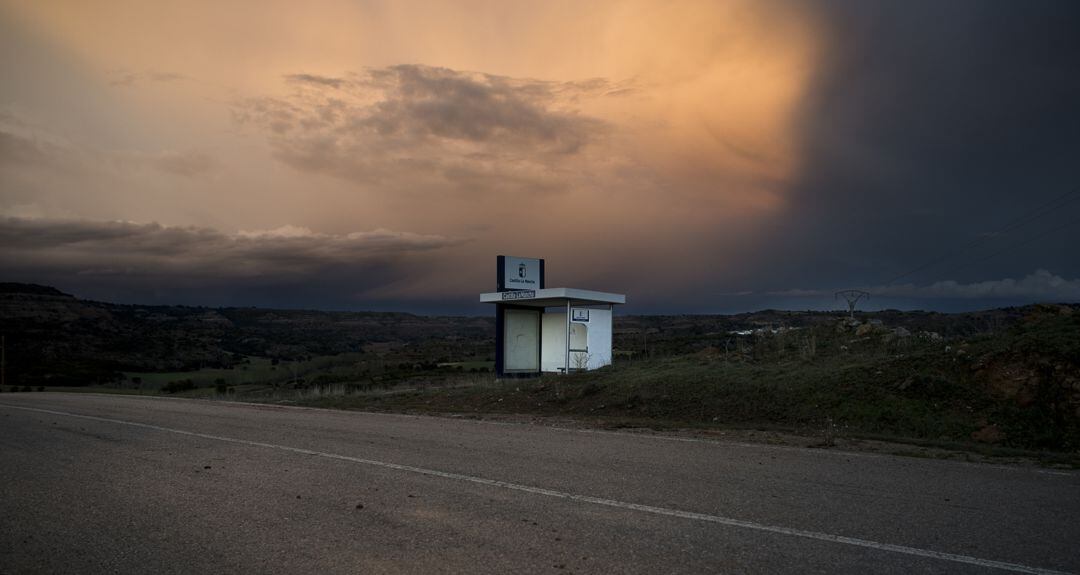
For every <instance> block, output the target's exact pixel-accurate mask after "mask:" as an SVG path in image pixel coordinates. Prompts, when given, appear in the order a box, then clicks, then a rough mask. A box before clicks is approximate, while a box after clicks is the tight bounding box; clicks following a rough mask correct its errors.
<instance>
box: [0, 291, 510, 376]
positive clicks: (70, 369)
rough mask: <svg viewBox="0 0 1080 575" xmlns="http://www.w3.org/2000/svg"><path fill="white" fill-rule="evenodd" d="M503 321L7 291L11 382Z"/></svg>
mask: <svg viewBox="0 0 1080 575" xmlns="http://www.w3.org/2000/svg"><path fill="white" fill-rule="evenodd" d="M493 326H494V320H493V319H490V318H475V317H466V318H462V317H434V316H417V315H413V314H408V313H394V312H324V311H303V310H273V309H258V308H206V307H190V306H150V305H122V304H113V303H103V302H95V301H86V300H81V299H78V298H76V297H74V296H72V295H69V294H66V293H63V292H61V291H60V290H58V289H56V288H53V287H49V286H42V285H36V284H20V283H3V284H0V332H2V333H3V335H4V336H5V340H6V359H7V373H8V377H9V381H8V383H11V384H20V385H23V384H25V385H89V384H95V383H107V382H110V381H113V380H115V379H118V378H119V377H120V372H122V371H140V372H143V371H185V370H195V369H200V368H205V367H230V366H232V365H236V364H239V363H240V362H242V361H243V360H244V356H260V357H269V358H277V359H298V358H304V357H310V356H317V355H334V354H339V353H343V352H348V351H354V352H355V351H359V350H360V349H361V348H362V347H363V346H364V345H365V344H367V343H377V342H388V341H398V342H416V341H420V340H427V339H450V340H453V339H456V338H468V339H481V340H482V339H486V338H493V329H494V327H493Z"/></svg>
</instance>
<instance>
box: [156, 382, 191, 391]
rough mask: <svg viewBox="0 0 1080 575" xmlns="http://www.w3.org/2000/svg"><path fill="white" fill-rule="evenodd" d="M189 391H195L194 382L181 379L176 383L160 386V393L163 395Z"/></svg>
mask: <svg viewBox="0 0 1080 575" xmlns="http://www.w3.org/2000/svg"><path fill="white" fill-rule="evenodd" d="M189 389H195V382H194V381H191V380H190V379H181V380H178V381H170V382H169V383H166V384H165V385H163V386H161V391H164V392H165V393H178V392H181V391H187V390H189Z"/></svg>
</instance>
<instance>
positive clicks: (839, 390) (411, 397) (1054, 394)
mask: <svg viewBox="0 0 1080 575" xmlns="http://www.w3.org/2000/svg"><path fill="white" fill-rule="evenodd" d="M810 341H813V342H814V344H813V346H812V347H813V349H814V351H813V353H810V352H808V351H807V348H808V347H811V346H810V345H809V342H810ZM1078 366H1080V314H1076V315H1074V314H1058V313H1054V312H1053V311H1051V312H1048V313H1036V314H1033V315H1032V317H1029V318H1028V319H1026V320H1025V321H1024V322H1021V323H1019V324H1017V325H1016V326H1014V327H1012V328H1010V329H1009V330H1007V331H1006V332H1005V333H1001V334H997V335H994V336H986V335H984V336H977V337H973V338H970V339H968V340H963V341H942V340H933V339H930V338H919V337H911V338H903V339H901V338H896V337H895V336H894V335H893V334H892V333H890V332H888V331H887V330H885V329H880V328H879V329H877V330H876V331H873V332H871V333H864V334H862V335H856V334H854V333H853V332H851V331H844V332H837V330H836V329H835V328H834V327H832V326H823V327H817V328H812V329H808V330H800V331H792V332H787V333H786V334H776V335H770V336H765V337H759V338H757V339H756V341H755V342H754V343H753V344H752V345H751V346H748V347H746V348H744V349H743V350H742V351H734V352H732V351H729V352H722V351H717V350H706V351H704V352H701V353H698V354H694V355H689V356H679V357H669V358H662V359H653V360H648V361H638V362H634V363H629V364H621V365H617V366H614V367H612V368H607V369H604V370H599V371H596V372H592V373H582V374H575V375H571V376H568V377H545V378H542V379H537V380H508V381H503V382H498V383H487V384H484V385H473V386H468V387H447V388H430V389H426V390H423V391H410V392H402V393H391V394H387V393H377V394H374V393H369V394H354V395H340V396H334V395H321V396H317V397H306V398H299V399H298V401H300V402H301V403H306V404H309V405H318V406H324V407H343V408H368V409H372V408H374V409H391V410H412V411H421V412H473V413H485V412H487V413H517V414H541V415H570V416H578V417H581V416H584V417H590V418H595V417H600V418H605V419H608V420H625V421H626V422H628V424H635V425H638V424H641V423H642V422H651V423H650V424H651V425H657V424H659V425H665V424H677V425H703V426H721V427H724V426H728V427H764V428H771V429H787V430H792V431H801V432H808V431H809V432H815V433H821V432H822V431H823V430H825V431H826V432H827V433H837V434H843V435H848V436H855V437H876V438H907V439H916V440H929V441H935V442H946V443H954V442H958V443H965V442H967V443H970V442H972V441H973V434H976V435H975V436H974V438H977V439H979V440H980V441H986V442H990V443H995V444H999V445H1002V446H1007V447H1017V448H1025V449H1040V450H1042V449H1046V450H1056V451H1065V452H1076V451H1080V378H1078Z"/></svg>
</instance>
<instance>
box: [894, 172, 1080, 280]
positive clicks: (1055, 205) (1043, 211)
mask: <svg viewBox="0 0 1080 575" xmlns="http://www.w3.org/2000/svg"><path fill="white" fill-rule="evenodd" d="M1077 197H1080V187H1078V188H1074V189H1072V190H1069V191H1067V192H1065V193H1064V194H1061V195H1059V196H1057V197H1055V198H1053V199H1051V200H1050V201H1047V202H1044V203H1042V204H1040V205H1038V206H1036V207H1035V208H1034V209H1032V210H1031V211H1029V212H1027V213H1026V214H1024V215H1021V216H1020V217H1018V218H1016V219H1014V220H1012V221H1011V222H1009V223H1007V224H1005V225H1004V226H1002V227H1001V228H999V229H997V230H995V231H993V232H990V233H989V234H986V235H984V236H982V237H978V238H975V239H974V240H971V241H968V242H967V243H965V244H964V245H963V246H961V247H960V248H959V249H957V250H954V251H952V252H950V253H947V254H944V255H941V256H938V257H935V258H933V259H931V260H930V261H928V262H925V263H923V264H921V265H919V266H916V267H914V268H912V269H910V270H908V271H906V272H904V273H902V274H900V275H898V276H896V277H893V278H892V279H890V280H888V281H886V282H884V284H882V285H890V284H893V283H895V282H897V281H899V280H901V279H903V278H906V277H908V276H910V275H912V274H915V273H918V272H921V271H923V270H925V269H928V268H931V267H933V266H936V265H938V264H940V263H942V262H945V261H948V260H950V259H952V258H954V257H956V256H958V255H960V254H962V253H964V252H967V251H970V250H971V249H973V248H976V247H979V246H981V245H982V244H986V243H988V242H990V241H993V240H995V239H997V238H998V237H1000V236H1001V235H1002V234H1005V233H1008V232H1011V231H1013V230H1015V229H1017V228H1020V227H1022V226H1025V225H1027V224H1028V223H1030V222H1032V221H1035V220H1037V219H1039V218H1041V217H1043V216H1045V215H1047V214H1050V213H1053V212H1055V211H1056V210H1059V209H1061V208H1063V207H1065V206H1067V205H1068V204H1069V203H1070V202H1072V201H1073V200H1075V199H1076V198H1077Z"/></svg>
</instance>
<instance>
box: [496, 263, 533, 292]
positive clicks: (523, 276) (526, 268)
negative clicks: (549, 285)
mask: <svg viewBox="0 0 1080 575" xmlns="http://www.w3.org/2000/svg"><path fill="white" fill-rule="evenodd" d="M498 267H499V291H508V290H538V289H543V288H544V260H542V259H537V258H519V257H514V256H499V266H498Z"/></svg>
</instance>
